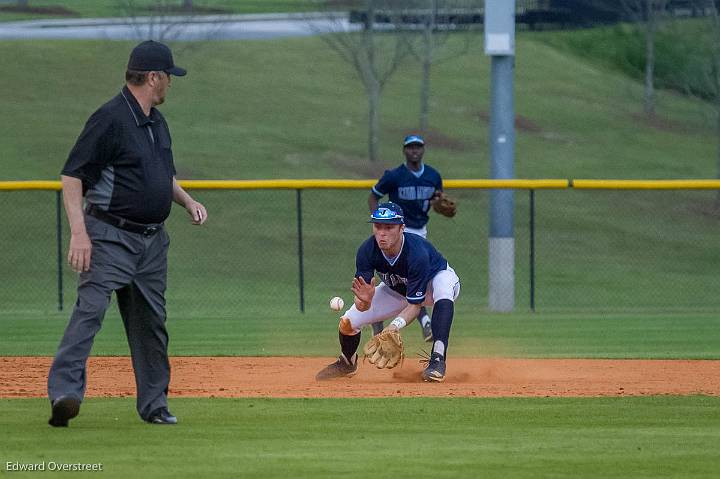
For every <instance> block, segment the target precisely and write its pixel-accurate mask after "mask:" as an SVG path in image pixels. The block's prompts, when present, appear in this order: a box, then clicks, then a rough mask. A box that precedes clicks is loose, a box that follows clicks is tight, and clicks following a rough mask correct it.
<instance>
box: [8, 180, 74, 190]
mask: <svg viewBox="0 0 720 479" xmlns="http://www.w3.org/2000/svg"><path fill="white" fill-rule="evenodd" d="M61 189H62V184H61V183H60V182H59V181H44V180H39V181H0V191H3V190H4V191H22V190H46V191H48V190H50V191H60V190H61Z"/></svg>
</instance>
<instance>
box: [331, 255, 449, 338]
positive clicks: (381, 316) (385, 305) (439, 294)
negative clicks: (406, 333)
mask: <svg viewBox="0 0 720 479" xmlns="http://www.w3.org/2000/svg"><path fill="white" fill-rule="evenodd" d="M459 295H460V278H458V276H457V274H455V270H454V269H452V268H451V267H450V265H448V267H447V269H445V270H443V271H440V272H439V273H438V274H436V275H435V276H434V277H433V279H431V280H430V281H429V282H428V287H427V292H426V293H425V301H423V303H422V305H423V306H432V305H433V304H435V302H436V301H440V300H441V299H449V300H450V301H453V302H454V301H455V300H456V299H457V297H458V296H459ZM407 305H408V302H407V299H405V297H404V296H403V295H401V294H400V293H397V292H395V291H393V290H392V289H390V287H388V286H387V285H386V284H385V283H380V285H378V286H376V287H375V295H374V296H373V299H372V303H371V304H370V309H368V310H367V311H358V309H357V308H356V307H355V304H353V305H352V306H351V307H350V309H348V310H347V311H345V314H343V316H344V317H346V318H348V319H349V320H350V324H351V325H352V327H353V329H354V330H356V331H360V329H361V328H362V327H363V326H365V325H367V324H372V323H377V322H379V321H385V320H386V319H389V318H394V317H395V316H397V315H398V314H399V313H400V312H401V311H402V310H403V309H405V308H406V307H407Z"/></svg>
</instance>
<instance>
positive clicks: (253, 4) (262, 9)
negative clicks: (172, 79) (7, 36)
mask: <svg viewBox="0 0 720 479" xmlns="http://www.w3.org/2000/svg"><path fill="white" fill-rule="evenodd" d="M6 3H7V2H6ZM29 3H30V6H31V7H34V8H48V7H64V8H65V9H67V10H69V11H70V12H71V15H69V16H70V18H78V17H79V18H95V17H125V16H127V15H128V9H127V5H132V6H133V12H134V14H135V15H136V16H146V15H152V14H153V11H152V10H150V9H149V7H152V6H156V5H158V3H160V4H161V5H163V6H171V5H173V4H175V5H177V6H180V5H181V4H182V0H177V1H176V2H172V1H162V2H158V1H157V0H131V1H130V0H128V1H122V0H101V1H97V0H32V1H31V2H29ZM193 3H194V4H195V6H196V7H198V10H197V11H196V13H197V14H199V15H202V14H217V13H278V12H306V11H310V10H316V9H318V8H323V4H321V3H320V2H319V1H318V0H302V1H298V0H195V1H194V2H193ZM338 8H341V7H338ZM208 9H213V10H214V11H208ZM177 14H178V15H180V14H182V12H180V11H178V12H177ZM51 18H68V16H65V15H63V16H58V15H51V14H48V13H42V12H39V13H20V12H3V11H0V22H3V21H16V20H35V19H51Z"/></svg>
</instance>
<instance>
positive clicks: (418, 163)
mask: <svg viewBox="0 0 720 479" xmlns="http://www.w3.org/2000/svg"><path fill="white" fill-rule="evenodd" d="M403 154H404V155H405V163H404V164H402V165H400V166H398V167H397V168H395V169H392V170H386V171H385V174H383V176H382V178H380V180H379V181H378V182H377V184H376V185H375V186H373V188H372V191H371V192H370V196H369V197H368V206H369V207H370V212H371V213H372V212H373V211H375V209H376V208H377V206H378V200H379V199H380V198H382V197H383V196H385V195H389V197H390V201H392V202H393V203H395V204H398V205H400V207H401V208H402V209H403V212H404V213H405V232H406V233H413V234H416V235H419V236H422V237H423V238H427V223H428V221H429V219H430V218H429V217H428V211H430V205H431V202H432V201H433V200H434V199H435V198H436V197H437V195H438V194H439V193H440V192H442V189H443V184H442V177H441V176H440V173H438V171H437V170H435V169H434V168H432V167H431V166H429V165H426V164H424V163H423V155H424V154H425V140H424V139H423V137H421V136H419V135H408V136H406V137H405V139H404V140H403ZM430 321H431V320H430V316H428V314H427V310H426V309H425V307H424V306H423V307H421V308H420V311H419V313H418V324H419V325H420V327H421V328H422V334H423V339H424V340H425V341H428V342H429V341H432V339H433V335H432V328H431V326H430ZM382 329H383V323H382V322H380V323H375V324H373V332H374V333H375V334H378V333H379V332H380V331H382Z"/></svg>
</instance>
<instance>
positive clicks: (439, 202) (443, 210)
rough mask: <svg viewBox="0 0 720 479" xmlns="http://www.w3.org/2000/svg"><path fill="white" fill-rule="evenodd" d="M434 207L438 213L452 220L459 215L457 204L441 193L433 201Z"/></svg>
mask: <svg viewBox="0 0 720 479" xmlns="http://www.w3.org/2000/svg"><path fill="white" fill-rule="evenodd" d="M431 203H432V207H433V209H434V210H435V212H436V213H440V214H441V215H443V216H447V217H448V218H452V217H453V216H455V213H457V202H456V201H455V200H452V199H450V197H449V196H448V195H446V194H445V193H444V192H442V191H440V192H438V193H437V194H436V195H435V198H433V200H432V202H431Z"/></svg>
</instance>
